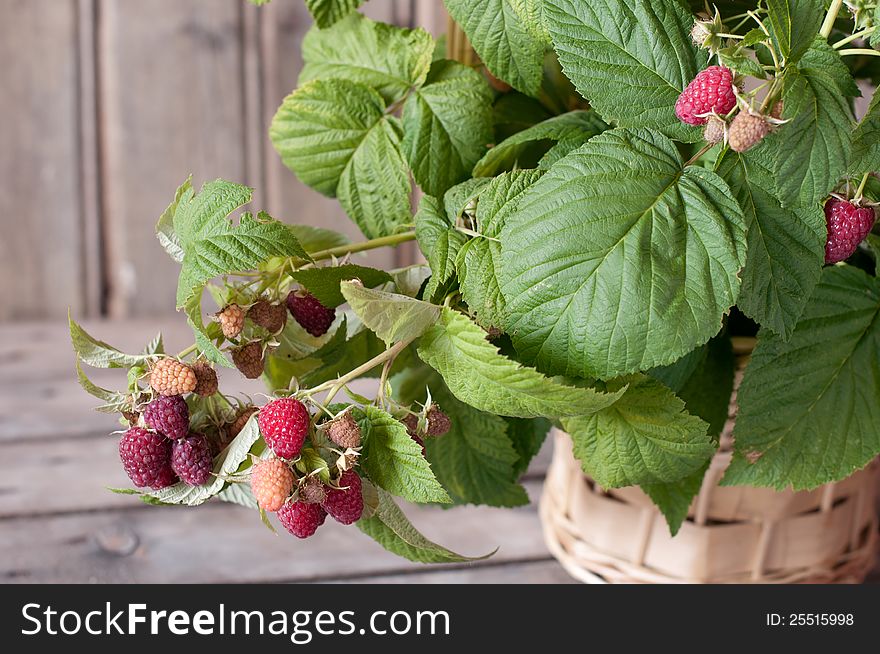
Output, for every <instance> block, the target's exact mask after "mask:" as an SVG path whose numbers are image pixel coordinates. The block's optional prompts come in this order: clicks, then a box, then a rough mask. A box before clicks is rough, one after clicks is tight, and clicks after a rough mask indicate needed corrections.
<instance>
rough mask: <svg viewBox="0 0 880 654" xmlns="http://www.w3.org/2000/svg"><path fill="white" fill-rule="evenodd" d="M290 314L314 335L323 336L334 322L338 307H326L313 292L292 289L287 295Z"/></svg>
mask: <svg viewBox="0 0 880 654" xmlns="http://www.w3.org/2000/svg"><path fill="white" fill-rule="evenodd" d="M287 308H288V309H290V315H292V316H293V319H294V320H296V321H297V322H298V323H299V324H300V325H302V327H303V329H305V330H306V331H307V332H308V333H309V334H311V335H312V336H323V335H324V334H326V333H327V330H328V329H330V325H332V324H333V319H334V318H335V317H336V309H331V308H328V307H325V306H324V305H323V304H321V303H320V302H318V299H317V298H316V297H315V296H314V295H312V294H311V293H306V292H305V291H291V292H290V293H289V294H288V295H287Z"/></svg>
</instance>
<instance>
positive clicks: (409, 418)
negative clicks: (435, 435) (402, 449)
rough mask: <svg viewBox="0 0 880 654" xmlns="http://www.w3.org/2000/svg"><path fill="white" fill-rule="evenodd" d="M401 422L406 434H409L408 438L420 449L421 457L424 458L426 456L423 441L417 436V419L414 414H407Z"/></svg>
mask: <svg viewBox="0 0 880 654" xmlns="http://www.w3.org/2000/svg"><path fill="white" fill-rule="evenodd" d="M401 422H402V423H403V426H404V427H406V433H407V434H409V437H410V438H411V439H413V440H414V441H415V442H416V443H417V444H418V446H419V447H421V448H422V456H425V455H426V454H427V451H426V450H425V441H424V439H422V437H421V436H419V417H418V416H417V415H416V414H414V413H409V414H407V415H406V417H405V418H404V419H403V420H401Z"/></svg>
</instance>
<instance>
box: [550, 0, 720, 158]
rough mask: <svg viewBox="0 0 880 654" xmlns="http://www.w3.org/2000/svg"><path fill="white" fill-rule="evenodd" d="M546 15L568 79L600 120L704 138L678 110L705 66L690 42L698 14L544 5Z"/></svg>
mask: <svg viewBox="0 0 880 654" xmlns="http://www.w3.org/2000/svg"><path fill="white" fill-rule="evenodd" d="M544 15H545V18H546V21H547V26H548V28H549V30H550V36H551V37H552V39H553V44H554V46H555V47H556V53H557V54H558V55H559V61H560V62H561V63H562V67H563V70H564V71H565V74H566V75H567V76H568V78H569V79H570V80H571V81H572V82H574V85H575V87H576V88H577V90H578V91H579V92H580V94H581V95H583V96H584V97H585V98H587V99H588V100H589V101H590V104H591V106H592V107H593V108H594V109H595V110H596V111H597V112H598V113H599V115H600V116H602V118H604V119H605V120H606V121H610V122H615V123H616V124H617V125H619V126H622V127H629V126H632V127H648V128H654V129H659V130H661V131H663V132H664V133H665V134H666V135H667V136H669V137H671V138H675V139H678V140H682V141H696V140H698V139H699V138H700V130H699V129H698V128H696V127H692V126H688V125H685V124H683V123H682V122H681V121H679V120H678V118H677V117H676V116H675V111H674V107H675V101H676V100H677V99H678V96H679V95H680V94H681V92H682V91H683V90H684V88H685V87H686V86H687V85H688V84H689V83H690V81H691V80H692V79H693V78H694V77H696V75H697V73H698V72H699V71H700V70H702V69H703V68H705V66H706V53H705V52H704V51H702V50H697V48H696V47H695V46H694V44H693V43H692V42H691V38H690V30H691V27H692V25H693V17H692V16H691V15H690V14H689V13H688V12H687V11H686V10H685V9H684V8H683V7H682V6H681V5H680V4H679V3H678V2H673V1H669V0H665V1H663V2H657V0H596V1H591V2H580V1H579V0H547V1H546V2H545V9H544Z"/></svg>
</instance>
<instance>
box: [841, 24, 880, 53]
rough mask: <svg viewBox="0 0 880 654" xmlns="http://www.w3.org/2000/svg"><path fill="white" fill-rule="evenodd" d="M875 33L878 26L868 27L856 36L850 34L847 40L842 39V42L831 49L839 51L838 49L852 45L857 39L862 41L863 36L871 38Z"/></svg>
mask: <svg viewBox="0 0 880 654" xmlns="http://www.w3.org/2000/svg"><path fill="white" fill-rule="evenodd" d="M875 31H877V26H876V25H874V26H873V27H868V28H866V29H863V30H862V31H861V32H856V33H855V34H850V35H849V36H847V37H846V38H843V39H840V41H838V42H837V43H835V44H834V45H833V46H831V47H833V48H834V49H835V50H837V49H838V48H841V47H843V46H845V45H846V44H847V43H852V42H853V41H855V40H856V39H860V38H862V37H863V36H870V35H871V34H873V33H874V32H875Z"/></svg>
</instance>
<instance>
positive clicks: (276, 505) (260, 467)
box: [251, 459, 294, 512]
mask: <svg viewBox="0 0 880 654" xmlns="http://www.w3.org/2000/svg"><path fill="white" fill-rule="evenodd" d="M293 482H294V478H293V473H292V472H291V471H290V468H289V467H287V464H286V463H285V462H284V461H282V460H281V459H266V460H263V461H257V462H256V463H255V464H254V466H253V468H251V491H253V494H254V499H255V500H257V504H258V505H259V507H260V508H261V509H263V510H264V511H270V512H275V511H277V510H278V509H280V508H281V507H282V506H284V503H285V502H286V501H287V498H288V497H290V492H291V491H292V490H293Z"/></svg>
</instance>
